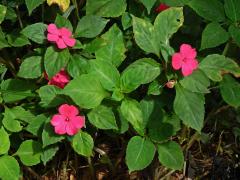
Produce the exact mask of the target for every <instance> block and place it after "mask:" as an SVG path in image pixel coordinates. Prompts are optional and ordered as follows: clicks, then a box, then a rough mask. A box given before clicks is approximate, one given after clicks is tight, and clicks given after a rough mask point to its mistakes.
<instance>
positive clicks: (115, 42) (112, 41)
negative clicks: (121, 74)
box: [96, 24, 126, 67]
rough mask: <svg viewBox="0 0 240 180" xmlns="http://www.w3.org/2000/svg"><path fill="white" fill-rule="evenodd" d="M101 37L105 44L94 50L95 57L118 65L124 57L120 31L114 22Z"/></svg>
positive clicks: (124, 49)
mask: <svg viewBox="0 0 240 180" xmlns="http://www.w3.org/2000/svg"><path fill="white" fill-rule="evenodd" d="M101 38H102V39H103V40H104V42H105V45H104V46H103V47H101V48H100V49H99V50H97V51H96V58H97V59H98V60H103V61H108V62H111V63H112V64H113V65H115V66H117V67H118V66H119V65H120V64H121V63H122V62H123V61H124V59H125V57H126V56H125V52H126V48H125V46H124V41H123V34H122V31H121V30H120V29H119V28H118V26H117V25H116V24H114V25H113V26H112V27H111V28H110V29H109V30H108V31H107V32H106V33H105V34H103V35H102V36H101Z"/></svg>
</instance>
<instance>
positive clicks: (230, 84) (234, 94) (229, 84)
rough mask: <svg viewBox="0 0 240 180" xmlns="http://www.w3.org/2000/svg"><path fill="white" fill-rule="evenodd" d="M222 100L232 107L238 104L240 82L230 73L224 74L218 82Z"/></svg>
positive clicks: (239, 103)
mask: <svg viewBox="0 0 240 180" xmlns="http://www.w3.org/2000/svg"><path fill="white" fill-rule="evenodd" d="M220 92H221V95H222V98H223V100H224V101H225V102H226V103H228V104H230V105H231V106H234V107H239V106H240V84H239V82H238V81H236V80H235V79H234V78H232V77H231V76H230V75H225V76H224V77H223V81H222V82H221V83H220Z"/></svg>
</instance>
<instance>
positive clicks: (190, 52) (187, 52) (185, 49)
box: [180, 44, 197, 59]
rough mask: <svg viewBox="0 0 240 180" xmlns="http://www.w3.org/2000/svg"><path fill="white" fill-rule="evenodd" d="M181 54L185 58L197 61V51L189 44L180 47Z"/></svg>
mask: <svg viewBox="0 0 240 180" xmlns="http://www.w3.org/2000/svg"><path fill="white" fill-rule="evenodd" d="M180 53H181V54H182V56H183V57H184V58H188V59H195V57H196V56H197V51H196V49H194V48H192V46H191V45H189V44H182V45H181V47H180Z"/></svg>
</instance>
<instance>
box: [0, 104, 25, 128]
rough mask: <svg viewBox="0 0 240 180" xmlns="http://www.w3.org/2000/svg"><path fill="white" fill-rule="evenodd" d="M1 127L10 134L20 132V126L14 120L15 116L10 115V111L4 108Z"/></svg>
mask: <svg viewBox="0 0 240 180" xmlns="http://www.w3.org/2000/svg"><path fill="white" fill-rule="evenodd" d="M3 114H4V118H3V121H2V123H3V125H4V127H5V128H6V129H7V130H9V131H11V132H19V131H21V130H22V126H21V124H20V122H19V121H18V120H16V116H15V115H14V114H13V113H12V111H11V109H9V108H5V112H4V113H3Z"/></svg>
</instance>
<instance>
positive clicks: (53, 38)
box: [47, 33, 58, 42]
mask: <svg viewBox="0 0 240 180" xmlns="http://www.w3.org/2000/svg"><path fill="white" fill-rule="evenodd" d="M47 40H48V41H50V42H57V40H58V35H56V34H51V33H48V35H47Z"/></svg>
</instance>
